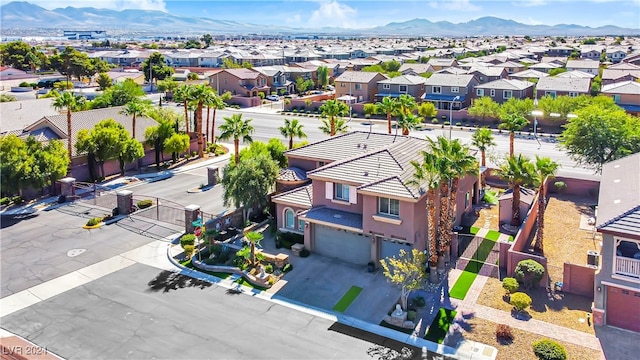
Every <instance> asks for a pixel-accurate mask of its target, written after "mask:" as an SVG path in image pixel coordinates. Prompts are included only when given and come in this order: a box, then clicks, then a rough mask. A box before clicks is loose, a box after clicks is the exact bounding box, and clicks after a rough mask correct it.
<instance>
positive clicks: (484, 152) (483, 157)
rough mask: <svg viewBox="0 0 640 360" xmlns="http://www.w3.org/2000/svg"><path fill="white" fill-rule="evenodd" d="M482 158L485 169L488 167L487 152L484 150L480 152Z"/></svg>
mask: <svg viewBox="0 0 640 360" xmlns="http://www.w3.org/2000/svg"><path fill="white" fill-rule="evenodd" d="M480 154H481V156H482V162H481V163H480V165H482V166H483V167H486V166H487V152H486V151H485V150H482V151H481V152H480Z"/></svg>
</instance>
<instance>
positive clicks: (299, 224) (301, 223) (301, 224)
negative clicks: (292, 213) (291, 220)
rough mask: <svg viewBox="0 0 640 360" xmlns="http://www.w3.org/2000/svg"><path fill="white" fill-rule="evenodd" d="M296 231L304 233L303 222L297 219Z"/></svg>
mask: <svg viewBox="0 0 640 360" xmlns="http://www.w3.org/2000/svg"><path fill="white" fill-rule="evenodd" d="M298 230H300V231H304V220H302V219H298Z"/></svg>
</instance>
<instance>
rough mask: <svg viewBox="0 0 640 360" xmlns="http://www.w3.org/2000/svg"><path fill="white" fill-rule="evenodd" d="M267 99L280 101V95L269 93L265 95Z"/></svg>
mask: <svg viewBox="0 0 640 360" xmlns="http://www.w3.org/2000/svg"><path fill="white" fill-rule="evenodd" d="M265 99H267V100H271V101H279V100H280V97H279V96H278V95H267V97H265Z"/></svg>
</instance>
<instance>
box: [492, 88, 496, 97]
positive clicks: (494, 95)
mask: <svg viewBox="0 0 640 360" xmlns="http://www.w3.org/2000/svg"><path fill="white" fill-rule="evenodd" d="M491 97H496V89H491Z"/></svg>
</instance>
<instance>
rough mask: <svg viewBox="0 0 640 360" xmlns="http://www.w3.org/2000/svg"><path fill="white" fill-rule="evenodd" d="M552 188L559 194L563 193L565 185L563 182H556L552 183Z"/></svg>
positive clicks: (565, 188)
mask: <svg viewBox="0 0 640 360" xmlns="http://www.w3.org/2000/svg"><path fill="white" fill-rule="evenodd" d="M553 186H555V187H556V190H558V192H559V193H564V192H565V191H566V190H567V183H565V182H564V181H556V182H554V183H553Z"/></svg>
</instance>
